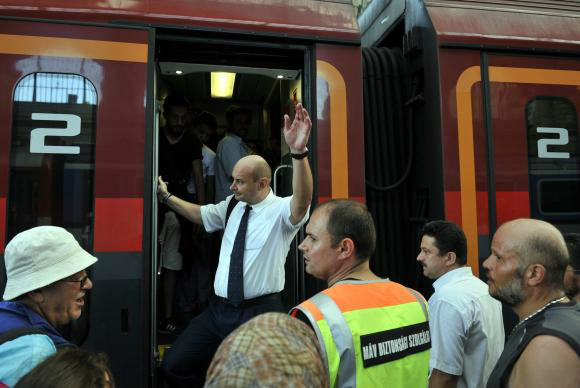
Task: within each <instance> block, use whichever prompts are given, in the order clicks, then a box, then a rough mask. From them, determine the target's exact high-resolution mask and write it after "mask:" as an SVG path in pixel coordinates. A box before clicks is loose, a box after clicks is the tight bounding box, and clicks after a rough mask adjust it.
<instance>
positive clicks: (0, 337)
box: [0, 327, 46, 345]
mask: <svg viewBox="0 0 580 388" xmlns="http://www.w3.org/2000/svg"><path fill="white" fill-rule="evenodd" d="M29 334H45V335H46V332H45V331H44V330H41V329H38V328H36V327H18V328H16V329H12V330H8V331H5V332H4V333H0V345H2V344H4V343H6V342H9V341H12V340H15V339H16V338H18V337H22V336H25V335H29Z"/></svg>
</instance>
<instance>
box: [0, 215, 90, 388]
mask: <svg viewBox="0 0 580 388" xmlns="http://www.w3.org/2000/svg"><path fill="white" fill-rule="evenodd" d="M96 261H97V258H96V257H94V256H92V255H91V254H89V253H88V252H86V251H85V250H84V249H82V248H81V247H80V245H79V244H78V242H77V241H76V240H75V238H74V237H73V235H72V234H70V233H69V232H67V231H66V230H65V229H63V228H60V227H56V226H38V227H36V228H32V229H29V230H26V231H24V232H22V233H19V234H17V235H16V236H15V237H14V238H13V239H12V240H11V241H10V242H9V243H8V245H7V246H6V250H5V253H4V263H5V265H6V278H7V281H6V289H5V290H4V296H3V299H4V300H3V301H2V302H0V382H3V383H5V384H7V385H8V386H13V385H14V384H16V382H17V381H18V379H20V377H22V376H23V375H25V374H26V373H27V372H28V371H30V370H31V369H32V368H33V367H34V366H36V365H37V364H39V363H40V362H41V361H43V360H44V359H45V358H46V357H48V356H49V355H51V354H53V353H54V352H56V349H57V348H62V347H69V346H74V345H73V344H71V343H70V342H69V341H68V340H66V339H65V338H63V336H62V334H61V333H59V331H58V330H57V327H58V326H62V325H67V324H69V323H71V322H72V321H75V320H77V319H79V318H80V316H81V313H82V309H83V306H84V296H85V294H86V293H87V291H88V290H90V289H91V288H93V283H92V282H91V280H90V279H89V277H88V275H87V272H86V269H87V268H88V267H90V266H91V265H93V264H94V263H95V262H96Z"/></svg>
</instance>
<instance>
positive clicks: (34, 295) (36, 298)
mask: <svg viewBox="0 0 580 388" xmlns="http://www.w3.org/2000/svg"><path fill="white" fill-rule="evenodd" d="M26 296H27V297H28V298H29V299H30V300H31V301H33V302H34V303H42V302H44V294H43V293H42V289H39V290H35V291H29V292H27V293H26Z"/></svg>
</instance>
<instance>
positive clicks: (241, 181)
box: [157, 104, 313, 387]
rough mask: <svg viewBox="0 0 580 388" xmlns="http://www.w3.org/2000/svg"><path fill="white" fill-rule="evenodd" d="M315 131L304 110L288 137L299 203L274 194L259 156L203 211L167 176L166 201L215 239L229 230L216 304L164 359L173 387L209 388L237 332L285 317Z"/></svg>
mask: <svg viewBox="0 0 580 388" xmlns="http://www.w3.org/2000/svg"><path fill="white" fill-rule="evenodd" d="M311 127H312V122H311V121H310V118H309V117H308V113H307V112H306V110H305V109H304V108H302V104H298V105H297V106H296V116H295V118H294V121H293V122H291V121H290V118H289V117H288V115H285V116H284V138H285V140H286V143H287V144H288V146H289V148H290V152H291V154H292V158H293V159H292V167H293V176H292V187H293V194H292V196H291V197H285V198H280V197H278V196H276V195H274V193H273V192H272V190H271V188H270V181H271V174H272V171H271V170H270V167H269V166H268V163H267V162H266V161H265V160H264V159H263V158H262V157H260V156H257V155H250V156H246V157H244V158H242V159H240V160H239V161H238V162H237V163H236V165H235V167H234V169H233V173H232V175H233V183H232V184H231V186H230V187H231V189H232V191H233V193H234V195H231V196H229V197H228V198H227V199H226V200H225V201H222V202H219V203H218V204H216V205H211V204H210V205H205V206H199V205H196V204H193V203H190V202H187V201H184V200H182V199H180V198H176V197H175V196H173V195H171V194H170V193H169V192H168V191H167V185H166V184H165V183H164V182H163V180H162V177H159V185H158V190H157V194H158V197H159V200H160V201H162V202H163V203H165V204H167V205H168V206H169V207H170V208H171V209H173V210H174V211H176V212H177V213H179V214H181V215H183V216H184V217H186V218H187V219H189V220H190V221H192V222H195V223H198V224H202V225H203V226H204V228H205V230H206V231H208V232H211V231H215V230H218V229H224V237H223V240H222V245H221V250H220V257H219V263H218V269H217V273H216V278H215V282H214V289H215V294H216V297H215V298H213V299H212V300H210V304H209V307H208V309H206V310H205V311H204V312H203V313H202V314H201V315H199V316H198V317H196V318H194V319H193V320H192V321H191V322H190V323H189V325H188V327H187V328H186V329H185V331H184V332H183V333H182V334H181V336H180V337H179V338H178V339H177V340H176V341H175V343H174V344H173V346H172V348H171V349H170V350H169V351H168V352H167V353H166V354H165V357H164V360H163V370H164V372H165V376H166V378H167V380H168V382H169V383H170V385H171V386H172V387H198V386H202V385H203V380H204V377H205V373H206V370H207V367H208V366H209V363H210V361H211V358H212V356H213V354H214V353H215V351H216V350H217V347H218V346H219V344H220V343H221V341H222V340H223V339H224V338H225V337H226V336H227V335H228V334H229V333H230V332H232V331H233V330H234V329H236V328H237V327H238V326H239V325H241V324H242V323H244V322H246V321H248V320H249V319H251V318H252V317H254V316H256V315H258V314H261V313H264V312H268V311H283V309H284V307H283V304H282V301H281V298H280V291H282V290H283V288H284V279H285V276H284V262H285V259H286V255H287V254H288V250H289V248H290V244H291V242H292V240H293V238H294V236H295V235H296V233H297V232H298V230H299V229H300V227H301V226H302V225H304V223H305V222H306V220H307V219H308V209H309V208H310V203H311V201H312V191H313V182H312V172H311V171H310V166H309V164H308V160H307V158H306V157H307V155H308V150H307V148H306V144H307V143H308V139H309V137H310V130H311ZM234 198H235V200H236V201H237V203H236V205H235V207H233V209H231V217H230V218H229V220H228V215H227V213H228V208H229V207H230V206H229V205H230V204H233V202H232V201H233V200H234ZM244 218H245V220H246V221H244ZM242 225H243V227H242ZM244 227H247V230H246V231H245V232H244V233H245V243H244V244H243V245H242V250H243V252H239V249H238V248H239V245H238V244H237V243H238V231H239V230H243V228H244ZM234 248H236V249H234ZM237 253H241V254H242V256H243V266H242V269H241V272H242V274H243V277H242V279H240V277H239V273H238V274H232V272H230V267H232V269H233V268H236V267H237V266H238V265H239V261H238V259H239V256H238V255H237ZM232 264H233V265H232ZM233 275H235V276H233ZM232 277H233V278H234V279H235V280H237V281H241V282H242V284H240V285H239V286H240V287H241V292H236V293H232V292H231V288H230V285H231V284H234V283H235V282H231V279H232ZM230 283H231V284H230ZM240 296H241V300H240Z"/></svg>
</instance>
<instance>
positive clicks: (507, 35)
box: [427, 1, 580, 50]
mask: <svg viewBox="0 0 580 388" xmlns="http://www.w3.org/2000/svg"><path fill="white" fill-rule="evenodd" d="M427 3H429V5H428V6H427V12H428V13H429V15H430V18H431V21H432V22H433V26H434V28H435V31H436V32H437V36H438V39H439V41H440V42H441V43H466V44H487V45H498V46H511V47H536V48H552V49H569V50H570V49H571V50H578V49H579V48H580V7H579V8H578V10H577V11H576V12H572V11H569V12H552V14H550V13H549V12H543V13H542V12H540V10H539V9H537V10H536V11H535V12H534V11H533V10H532V8H530V9H527V10H524V9H518V8H517V7H515V8H514V7H512V8H511V9H510V8H508V7H502V6H500V5H496V6H495V7H492V6H489V7H482V6H479V7H466V6H460V5H458V3H467V2H463V1H462V2H456V1H455V2H451V1H448V2H427ZM471 3H475V2H471ZM477 3H482V2H477ZM488 3H489V2H488ZM579 5H580V3H579ZM566 15H567V16H566Z"/></svg>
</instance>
